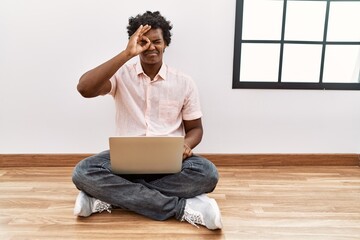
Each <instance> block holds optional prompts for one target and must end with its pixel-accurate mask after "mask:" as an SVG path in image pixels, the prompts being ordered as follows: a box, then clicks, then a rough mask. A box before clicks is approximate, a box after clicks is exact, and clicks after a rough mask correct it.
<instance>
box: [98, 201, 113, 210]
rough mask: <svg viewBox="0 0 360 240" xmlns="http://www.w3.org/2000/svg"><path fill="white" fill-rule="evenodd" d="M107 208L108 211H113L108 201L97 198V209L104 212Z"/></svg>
mask: <svg viewBox="0 0 360 240" xmlns="http://www.w3.org/2000/svg"><path fill="white" fill-rule="evenodd" d="M105 210H106V211H107V212H109V213H111V205H110V204H108V203H106V202H103V201H100V200H97V201H96V202H95V211H96V212H99V213H101V212H103V211H105Z"/></svg>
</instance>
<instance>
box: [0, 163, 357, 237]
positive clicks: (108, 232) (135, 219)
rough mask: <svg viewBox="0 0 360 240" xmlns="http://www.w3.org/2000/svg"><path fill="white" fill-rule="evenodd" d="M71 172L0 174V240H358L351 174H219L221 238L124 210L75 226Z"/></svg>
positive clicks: (314, 170) (310, 170) (238, 170)
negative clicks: (221, 220)
mask: <svg viewBox="0 0 360 240" xmlns="http://www.w3.org/2000/svg"><path fill="white" fill-rule="evenodd" d="M71 171H72V168H69V167H40V168H21V167H18V168H14V167H13V168H2V169H0V239H112V240H113V239H266V240H271V239H287V240H288V239H301V240H308V239H321V240H324V239H325V240H326V239H336V240H340V239H357V240H358V239H360V168H359V167H356V166H354V167H338V166H337V167H314V166H312V167H267V168H263V167H241V166H237V167H232V166H220V167H219V171H220V176H221V179H220V182H219V184H218V187H217V188H216V190H215V191H214V192H213V193H211V194H210V196H211V197H214V198H215V199H216V200H217V202H218V204H219V206H220V208H221V211H222V216H223V224H224V229H223V230H222V231H210V230H207V229H206V228H203V227H201V228H200V229H198V228H195V227H193V226H192V225H190V224H188V223H185V222H181V223H180V222H178V221H176V220H175V219H171V220H167V221H164V222H158V221H153V220H150V219H147V218H145V217H142V216H139V215H137V214H134V213H131V212H127V211H124V210H114V211H113V212H112V213H111V214H109V213H107V212H105V213H101V214H94V215H92V216H91V217H89V218H81V219H80V218H79V219H78V218H76V217H74V216H73V214H72V211H73V206H74V201H75V198H76V196H77V193H78V191H77V190H76V189H75V187H74V186H73V184H72V182H71Z"/></svg>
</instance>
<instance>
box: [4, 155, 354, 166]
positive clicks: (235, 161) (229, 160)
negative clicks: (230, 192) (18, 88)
mask: <svg viewBox="0 0 360 240" xmlns="http://www.w3.org/2000/svg"><path fill="white" fill-rule="evenodd" d="M91 155H92V154H87V153H82V154H73V153H71V154H64V153H62V154H0V167H73V166H75V165H76V163H77V162H79V161H80V160H82V159H84V158H86V157H89V156H91ZM200 155H202V156H204V157H206V158H207V159H209V160H210V161H212V162H213V163H214V164H215V165H217V166H264V167H266V166H360V155H359V154H355V153H350V154H342V153H341V154H205V153H204V154H200Z"/></svg>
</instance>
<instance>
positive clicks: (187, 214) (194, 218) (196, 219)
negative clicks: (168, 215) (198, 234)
mask: <svg viewBox="0 0 360 240" xmlns="http://www.w3.org/2000/svg"><path fill="white" fill-rule="evenodd" d="M181 221H187V222H188V223H190V224H191V225H193V226H195V227H197V228H199V226H198V225H196V224H201V225H205V223H204V220H203V216H202V215H201V213H199V212H197V211H194V210H192V209H191V208H188V207H187V206H186V207H185V210H184V215H183V217H182V218H181Z"/></svg>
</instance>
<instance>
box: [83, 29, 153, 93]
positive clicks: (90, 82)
mask: <svg viewBox="0 0 360 240" xmlns="http://www.w3.org/2000/svg"><path fill="white" fill-rule="evenodd" d="M150 28H151V26H149V25H145V26H142V25H141V26H140V27H139V28H138V29H137V30H136V32H135V33H134V34H133V35H132V36H131V37H130V39H129V42H128V45H127V47H126V49H125V50H124V51H122V52H121V53H119V54H118V55H116V56H115V57H113V58H112V59H110V60H109V61H107V62H105V63H103V64H101V65H100V66H98V67H96V68H94V69H92V70H90V71H88V72H86V73H85V74H84V75H82V76H81V78H80V80H79V83H78V85H77V90H78V91H79V93H80V94H81V95H82V96H83V97H87V98H91V97H96V96H99V95H103V94H106V93H108V92H110V90H111V83H110V81H109V79H110V78H111V77H112V76H113V75H114V74H115V73H116V71H117V70H118V69H119V68H120V67H121V66H122V65H124V64H125V63H126V62H127V61H128V60H130V59H131V58H133V57H135V56H137V55H139V54H140V53H141V52H143V51H145V50H146V49H148V48H149V46H150V40H149V39H148V38H147V37H145V36H144V34H145V33H146V32H148V31H149V30H150ZM144 42H146V43H145V44H144Z"/></svg>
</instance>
